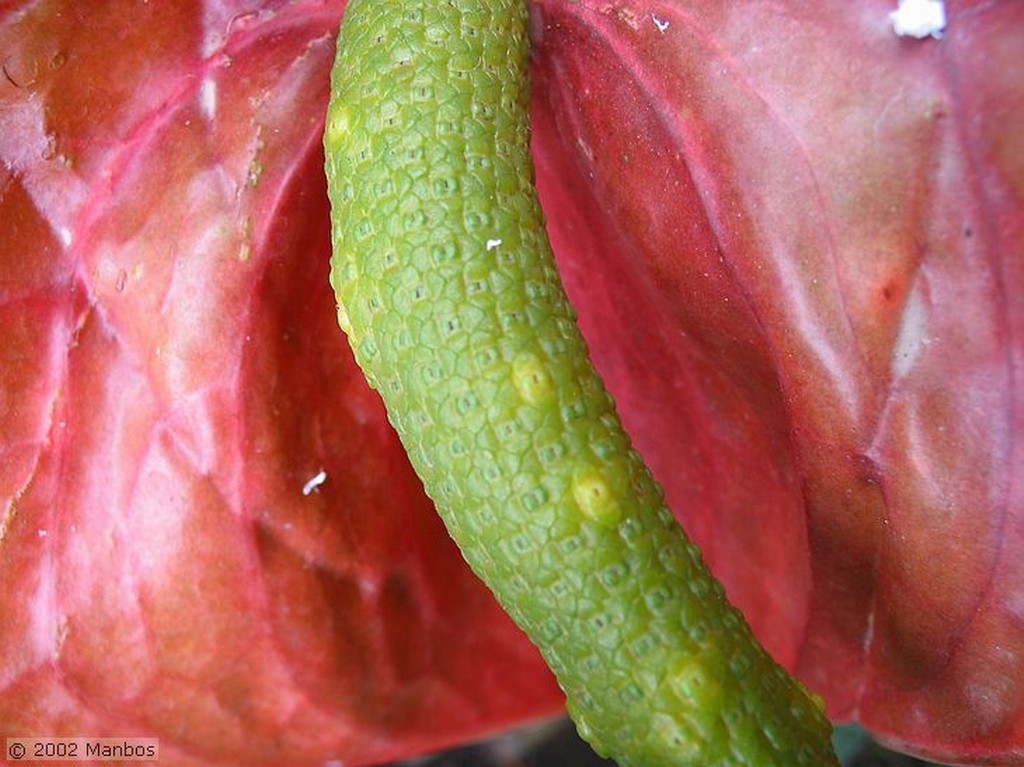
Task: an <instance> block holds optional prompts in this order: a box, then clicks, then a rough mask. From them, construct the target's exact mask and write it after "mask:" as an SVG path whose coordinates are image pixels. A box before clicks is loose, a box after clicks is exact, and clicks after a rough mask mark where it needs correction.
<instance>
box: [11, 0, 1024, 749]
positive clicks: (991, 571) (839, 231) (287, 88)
mask: <svg viewBox="0 0 1024 767" xmlns="http://www.w3.org/2000/svg"><path fill="white" fill-rule="evenodd" d="M890 10H891V7H890V6H889V5H888V4H887V3H883V2H869V3H860V4H842V5H840V4H817V5H808V4H804V3H782V4H780V3H764V2H750V3H726V2H713V3H706V2H702V3H695V2H694V3H691V2H688V0H687V1H684V0H677V2H663V3H649V2H646V1H644V0H630V2H628V3H626V2H598V0H586V2H581V3H562V2H554V1H553V0H552V1H551V2H539V3H537V4H536V6H535V8H534V26H533V31H534V39H535V44H536V54H535V60H536V67H535V73H536V76H537V81H536V82H537V89H536V99H535V148H536V154H537V159H538V180H539V184H540V186H541V191H542V195H543V201H544V204H545V209H546V210H547V212H548V215H549V229H550V231H551V234H552V239H553V242H554V245H555V249H556V253H557V256H558V258H559V262H560V266H561V269H562V271H563V274H564V275H565V277H566V281H567V283H568V287H569V289H570V293H571V295H572V297H573V299H574V301H575V302H576V303H577V305H578V307H579V309H580V319H581V324H582V325H583V327H584V331H585V332H586V334H587V335H588V337H589V338H590V340H591V342H592V344H593V347H594V356H595V359H596V361H597V363H598V365H599V367H600V368H601V369H602V370H603V371H604V373H605V374H606V376H607V377H608V379H609V381H610V383H611V385H612V388H613V389H614V390H615V393H616V396H617V399H618V402H619V404H620V409H621V410H622V413H623V416H624V418H625V420H626V422H627V426H628V427H629V429H630V430H631V432H632V434H633V435H634V438H635V440H636V442H637V444H638V446H639V447H640V448H641V450H642V451H643V452H644V454H645V455H646V456H647V458H648V460H649V461H650V462H651V464H652V466H653V468H654V470H655V473H656V475H657V476H658V477H659V478H660V479H661V481H662V482H663V483H664V484H665V486H666V490H667V493H668V497H669V499H670V501H671V503H672V505H673V508H674V509H675V510H676V512H677V514H678V516H679V517H680V519H681V520H682V521H683V523H684V525H685V526H686V528H687V529H688V530H689V531H690V533H691V534H692V535H693V536H694V537H695V538H696V539H697V540H698V542H699V543H700V544H701V545H702V547H703V548H704V551H705V553H706V556H707V558H708V560H709V562H710V563H711V565H712V567H713V569H714V570H715V571H716V572H717V573H718V574H719V575H720V577H722V578H723V580H724V581H725V582H726V584H727V586H728V589H729V592H730V594H731V596H732V597H733V599H734V600H735V601H736V602H737V603H738V604H739V605H740V606H741V607H742V608H743V609H744V611H745V612H746V613H747V615H748V616H749V618H750V620H751V622H752V624H753V625H754V627H755V629H756V631H757V632H758V634H759V636H761V638H762V639H763V641H764V642H765V643H766V644H767V646H768V647H769V649H771V650H772V652H773V653H775V655H776V657H778V658H779V659H780V660H781V661H782V662H783V663H785V664H786V665H787V666H789V667H790V668H793V669H794V670H796V671H797V672H798V673H799V674H800V675H801V676H802V677H803V678H804V679H805V680H806V681H808V683H809V684H811V685H812V686H813V687H815V688H816V689H818V690H819V691H821V692H822V693H823V694H825V695H826V697H827V699H828V701H829V706H830V710H831V712H832V713H833V714H834V715H835V716H837V717H839V718H855V719H859V720H861V721H863V722H864V723H866V724H867V725H868V726H869V727H871V728H872V729H874V730H875V731H876V732H877V733H879V734H881V735H883V736H884V737H887V738H889V739H890V740H892V741H893V742H897V743H902V744H903V746H904V747H905V748H908V749H911V750H917V751H922V752H925V753H931V754H934V755H938V756H944V757H948V758H958V759H964V760H971V761H975V762H982V761H992V762H997V761H998V762H1003V763H1008V762H1014V763H1020V762H1022V761H1024V745H1022V743H1024V718H1022V716H1021V703H1022V701H1021V696H1022V686H1021V683H1020V680H1021V678H1022V669H1021V663H1022V661H1021V653H1022V651H1024V627H1022V623H1024V572H1022V569H1024V566H1022V565H1021V562H1022V561H1024V556H1022V554H1024V540H1022V538H1024V522H1022V519H1021V516H1022V509H1024V497H1022V493H1024V491H1022V488H1021V480H1020V479H1019V477H1020V476H1024V470H1022V469H1024V449H1022V447H1021V440H1020V438H1019V436H1018V435H1019V434H1020V433H1021V429H1022V427H1024V423H1022V415H1021V413H1022V406H1024V393H1022V392H1024V388H1022V387H1021V385H1020V371H1021V369H1022V357H1024V253H1022V251H1021V246H1020V245H1019V243H1020V242H1021V241H1022V235H1024V159H1022V158H1024V146H1022V141H1024V131H1021V130H1020V126H1021V125H1024V73H1022V70H1021V67H1020V65H1019V64H1018V63H1017V62H1018V59H1019V51H1020V50H1024V18H1022V9H1021V6H1020V5H1019V4H1017V3H1014V2H1011V1H1009V0H1004V1H1003V2H987V3H981V2H978V3H953V2H951V3H949V4H948V11H949V26H948V29H947V31H946V33H945V36H944V37H943V39H941V40H932V39H929V40H924V41H916V40H910V39H900V38H897V37H896V36H895V35H894V34H893V32H892V29H891V27H890V25H889V22H888V18H887V14H888V12H889V11H890ZM340 13H341V8H340V4H338V3H326V2H312V0H310V1H308V2H295V3H283V2H270V1H269V0H264V1H263V2H257V1H255V0H254V1H252V2H226V1H218V2H200V1H199V0H195V2H182V3H174V4H170V3H143V4H138V3H122V2H115V1H114V0H110V2H105V3H96V4H89V5H88V6H86V5H85V4H76V3H71V2H63V3H62V2H55V1H53V2H47V1H46V0H41V1H40V2H34V3H23V4H19V5H17V6H15V7H10V6H3V9H2V10H0V51H2V52H3V61H2V63H3V78H2V79H0V159H2V161H3V162H2V164H0V221H2V224H0V227H2V240H0V327H2V328H3V336H2V339H3V340H2V343H0V360H2V370H3V375H2V378H0V430H2V434H3V439H2V443H0V498H3V499H4V505H3V506H2V507H0V508H2V511H0V513H2V516H0V583H2V584H3V589H2V591H0V614H2V615H3V616H4V621H3V623H2V624H0V658H3V660H2V662H0V724H2V725H3V732H4V733H7V732H8V731H9V732H11V733H22V734H36V733H40V732H44V733H47V734H50V733H57V734H71V733H74V734H79V733H82V732H89V733H92V734H112V735H129V734H147V735H157V736H159V737H161V747H162V752H161V755H162V757H163V758H164V759H169V760H172V761H174V762H175V763H194V764H204V763H205V764H215V763H216V764H231V763H244V764H250V763H259V762H260V761H263V762H264V763H276V764H285V763H292V764H305V763H309V764H318V763H321V762H323V761H324V760H326V759H332V758H334V759H342V760H344V761H345V763H346V764H360V763H370V762H374V761H381V760H387V759H392V758H397V757H399V756H401V755H405V754H409V753H413V752H416V751H419V750H422V749H425V748H431V747H437V746H440V745H442V744H443V743H447V742H453V741H455V740H459V739H463V738H466V737H471V736H473V735H475V734H480V733H482V732H484V731H487V730H490V729H495V728H498V727H501V726H503V725H505V724H508V723H511V722H513V721H517V720H522V719H523V718H527V717H530V716H536V715H539V714H542V713H545V712H550V711H552V710H554V708H555V707H557V705H558V700H559V698H558V694H557V691H556V689H555V688H554V686H553V684H552V682H551V680H550V678H549V677H548V675H547V674H546V672H545V671H544V670H543V669H542V667H541V666H540V663H539V660H538V658H537V656H536V654H535V653H534V652H533V650H532V649H530V648H529V647H528V645H526V644H525V642H524V640H523V639H522V637H521V636H520V635H519V633H518V632H517V631H516V630H515V629H514V628H513V627H512V626H511V625H510V624H509V622H508V621H507V619H505V618H504V617H503V616H502V615H501V614H500V613H499V612H498V610H497V608H496V607H495V606H494V604H493V602H492V601H491V600H490V598H489V597H488V596H487V594H486V593H485V592H484V591H483V589H482V588H481V587H480V586H479V585H478V584H476V582H475V581H473V580H472V578H471V577H470V576H469V574H468V572H467V571H466V569H465V568H464V567H463V565H462V563H461V560H460V559H459V558H458V555H457V553H456V552H455V551H454V549H453V547H452V546H451V545H450V544H449V543H448V541H447V539H446V538H445V536H444V533H443V530H442V529H441V527H440V525H439V524H438V522H437V520H436V518H435V516H434V514H433V510H432V508H431V507H430V504H429V502H428V501H427V500H426V499H425V497H424V496H423V494H422V491H421V489H420V487H419V484H418V482H417V481H416V479H415V477H414V476H413V474H412V473H411V471H410V469H409V467H408V464H407V463H406V461H405V458H404V456H403V455H402V453H401V450H400V447H399V446H398V443H397V440H396V439H395V438H394V436H393V434H392V432H391V431H390V429H389V428H388V427H387V426H386V423H385V420H384V418H383V413H382V411H381V408H380V405H379V402H378V401H377V399H376V397H375V396H373V395H372V394H371V393H370V392H369V391H368V390H367V389H366V387H365V385H364V384H363V383H362V379H361V377H360V376H359V374H358V371H357V370H356V369H355V367H354V365H353V363H352V360H351V357H350V356H349V354H348V352H347V349H346V347H345V344H344V340H343V338H342V337H341V336H340V334H339V333H338V332H337V330H336V328H335V319H334V312H333V301H332V298H331V296H330V294H329V288H328V287H327V284H326V259H327V250H328V238H327V208H326V200H325V196H324V183H323V179H322V173H321V171H320V165H321V159H322V158H321V156H320V149H319V134H320V131H321V130H322V117H323V109H324V105H325V101H326V87H327V70H328V68H329V66H330V61H331V54H332V49H333V46H332V38H333V34H334V31H335V29H336V25H337V23H338V19H339V16H340ZM314 478H317V480H318V481H319V480H320V479H322V482H320V484H317V482H316V481H314V482H312V484H311V480H313V479H314Z"/></svg>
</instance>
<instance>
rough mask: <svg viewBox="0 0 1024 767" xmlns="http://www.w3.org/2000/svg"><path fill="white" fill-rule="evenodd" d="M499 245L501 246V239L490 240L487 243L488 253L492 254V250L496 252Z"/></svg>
mask: <svg viewBox="0 0 1024 767" xmlns="http://www.w3.org/2000/svg"><path fill="white" fill-rule="evenodd" d="M499 245H501V239H500V238H498V239H493V240H488V241H487V243H486V246H487V252H488V253H489V252H491V251H492V250H494V249H495V248H496V247H498V246H499Z"/></svg>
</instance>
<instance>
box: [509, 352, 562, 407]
mask: <svg viewBox="0 0 1024 767" xmlns="http://www.w3.org/2000/svg"><path fill="white" fill-rule="evenodd" d="M512 381H513V383H514V384H515V387H516V391H517V392H519V396H520V397H521V398H522V399H523V401H524V402H526V403H527V404H529V405H542V404H544V403H545V402H549V401H550V400H551V399H552V398H553V397H554V394H555V387H554V386H553V385H552V383H551V376H550V375H549V374H548V371H547V369H546V368H545V367H544V363H543V362H541V361H540V359H538V358H537V356H536V355H534V354H520V355H519V356H518V357H516V358H515V359H514V360H513V361H512Z"/></svg>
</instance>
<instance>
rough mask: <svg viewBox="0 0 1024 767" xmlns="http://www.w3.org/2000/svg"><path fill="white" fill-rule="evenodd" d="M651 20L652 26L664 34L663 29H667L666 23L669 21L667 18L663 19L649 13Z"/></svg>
mask: <svg viewBox="0 0 1024 767" xmlns="http://www.w3.org/2000/svg"><path fill="white" fill-rule="evenodd" d="M651 21H653V22H654V26H656V27H657V28H658V31H659V32H661V34H665V30H666V29H668V25H669V23H670V22H669V21H668V20H667V19H665V20H662V19H659V18H658V17H657V16H655V15H654V14H653V13H652V14H651Z"/></svg>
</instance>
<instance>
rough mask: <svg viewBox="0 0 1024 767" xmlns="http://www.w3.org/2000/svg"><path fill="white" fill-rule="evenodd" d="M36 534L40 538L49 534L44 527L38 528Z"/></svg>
mask: <svg viewBox="0 0 1024 767" xmlns="http://www.w3.org/2000/svg"><path fill="white" fill-rule="evenodd" d="M36 535H38V536H39V537H40V538H45V537H46V536H47V535H48V533H47V532H46V530H44V529H43V528H39V529H38V530H36Z"/></svg>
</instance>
